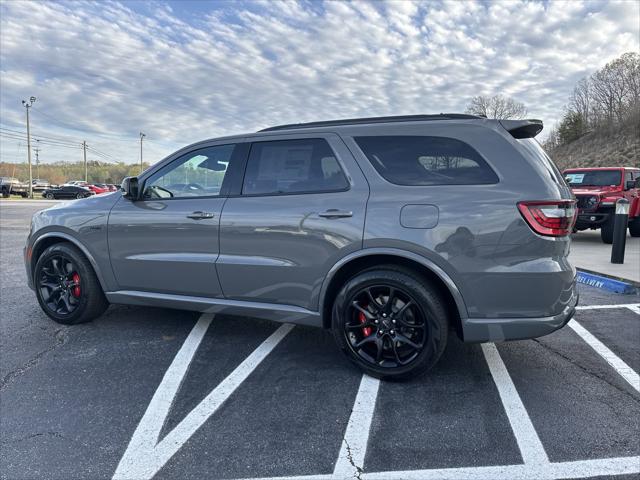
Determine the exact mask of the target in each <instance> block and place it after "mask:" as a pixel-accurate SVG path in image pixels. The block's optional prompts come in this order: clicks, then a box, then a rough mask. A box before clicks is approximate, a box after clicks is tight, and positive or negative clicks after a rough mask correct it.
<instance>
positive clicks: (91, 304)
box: [34, 243, 109, 325]
mask: <svg viewBox="0 0 640 480" xmlns="http://www.w3.org/2000/svg"><path fill="white" fill-rule="evenodd" d="M34 284H35V289H36V296H37V297H38V303H40V307H41V308H42V310H44V312H45V313H46V314H47V315H48V316H49V317H50V318H52V319H53V320H55V321H56V322H58V323H63V324H67V325H71V324H76V323H83V322H88V321H90V320H93V319H94V318H96V317H98V316H100V315H101V314H102V313H103V312H104V311H105V310H106V309H107V307H108V306H109V303H108V302H107V299H106V298H105V296H104V293H103V292H102V288H101V287H100V283H99V282H98V278H97V277H96V274H95V272H94V271H93V268H92V267H91V264H90V263H89V261H88V260H87V258H86V257H85V256H84V255H83V254H82V252H81V251H80V250H78V248H77V247H75V246H73V245H70V244H68V243H58V244H55V245H52V246H50V247H49V248H47V249H46V250H45V251H44V252H43V253H42V255H41V256H40V258H38V262H37V263H36V268H35V272H34Z"/></svg>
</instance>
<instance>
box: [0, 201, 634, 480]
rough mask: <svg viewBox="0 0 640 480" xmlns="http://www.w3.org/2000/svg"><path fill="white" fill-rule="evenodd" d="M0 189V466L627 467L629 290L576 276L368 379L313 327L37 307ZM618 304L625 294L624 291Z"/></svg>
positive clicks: (144, 469)
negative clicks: (567, 310)
mask: <svg viewBox="0 0 640 480" xmlns="http://www.w3.org/2000/svg"><path fill="white" fill-rule="evenodd" d="M39 208H42V206H41V204H34V205H20V206H16V205H14V204H13V203H12V204H11V205H7V204H6V203H4V202H0V244H1V245H0V247H1V250H0V253H1V258H0V262H1V265H2V268H1V273H0V275H1V277H0V279H1V285H0V298H1V300H2V305H1V307H2V309H1V312H2V313H1V321H0V326H1V329H2V330H1V332H0V355H1V362H0V363H1V370H0V374H1V379H0V435H1V438H0V442H1V454H0V477H1V478H3V479H11V480H13V479H31V478H56V479H58V478H59V479H70V478H91V479H94V478H95V479H100V478H112V477H115V478H130V479H136V480H137V479H143V478H151V477H155V478H163V479H175V478H187V479H200V478H225V479H226V478H229V479H231V478H236V479H241V478H275V477H287V478H289V479H292V478H305V479H308V480H312V479H322V478H327V479H341V478H361V479H372V480H373V479H385V480H387V479H393V478H398V479H399V478H403V479H411V478H415V479H424V478H455V479H458V478H473V479H485V478H496V479H514V478H586V477H593V478H612V477H615V478H621V479H622V478H638V477H640V441H639V440H638V438H640V380H639V378H638V372H639V371H640V351H639V347H638V345H640V297H639V296H637V295H617V294H609V293H603V291H601V290H597V289H594V288H592V287H588V286H581V292H580V293H581V307H580V310H579V311H578V313H577V315H576V317H575V320H574V321H573V322H572V323H570V325H569V326H567V327H565V328H563V329H562V330H560V331H558V332H556V333H554V334H552V335H549V336H546V337H542V338H539V339H535V340H527V341H518V342H509V343H503V344H497V345H493V344H484V345H470V344H463V343H462V342H460V341H459V340H457V339H456V338H455V337H454V336H451V337H450V340H449V345H448V347H447V350H446V352H445V354H444V356H443V357H442V359H441V361H440V362H439V364H438V365H437V366H436V367H435V368H434V370H433V371H432V372H430V373H429V374H428V375H426V376H424V377H422V378H420V379H417V380H415V381H412V382H403V383H397V382H379V381H377V380H374V379H371V378H369V377H366V376H363V375H362V374H361V373H360V372H359V371H358V370H357V369H355V368H354V367H352V366H351V365H350V364H349V363H347V362H346V360H345V359H343V357H342V354H341V353H340V352H339V351H338V350H337V348H336V347H335V346H334V343H333V339H332V337H331V334H330V333H329V332H326V331H321V330H317V329H312V328H305V327H298V326H296V327H291V326H288V325H280V324H276V323H272V322H266V321H260V320H255V319H249V318H247V319H234V318H227V317H219V316H216V317H213V316H211V315H199V314H196V313H190V312H182V311H176V310H167V309H151V308H141V307H122V306H112V307H110V308H109V310H108V311H107V313H106V314H105V315H104V316H103V317H101V318H100V319H98V320H97V321H94V322H93V323H90V324H86V325H78V326H74V327H64V326H61V325H57V324H55V323H53V322H52V321H50V320H48V319H47V317H45V315H44V314H43V313H42V312H41V311H40V309H39V307H38V305H37V302H36V300H35V297H34V295H33V293H32V292H31V291H30V290H28V289H27V288H26V286H25V281H26V278H25V274H24V268H23V266H22V258H21V248H22V245H23V242H24V239H25V237H26V234H27V231H28V221H29V217H30V215H31V213H32V212H34V211H36V210H37V209H39ZM625 305H627V306H625Z"/></svg>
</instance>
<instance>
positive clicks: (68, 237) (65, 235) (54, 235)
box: [29, 232, 107, 292]
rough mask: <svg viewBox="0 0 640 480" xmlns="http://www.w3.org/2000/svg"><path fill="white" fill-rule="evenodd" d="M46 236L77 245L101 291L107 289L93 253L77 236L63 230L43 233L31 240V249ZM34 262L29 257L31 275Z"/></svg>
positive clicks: (35, 260) (34, 260)
mask: <svg viewBox="0 0 640 480" xmlns="http://www.w3.org/2000/svg"><path fill="white" fill-rule="evenodd" d="M46 238H61V239H64V240H65V241H67V242H69V243H72V244H73V245H74V246H76V247H78V249H79V250H80V251H81V252H82V253H83V255H84V256H85V257H87V259H88V260H89V263H90V264H91V267H92V268H93V271H94V272H95V274H96V277H98V281H99V282H100V286H101V287H102V291H103V292H106V291H107V289H106V288H105V287H106V285H105V283H104V279H103V278H102V272H101V271H100V267H99V266H98V263H97V262H96V260H95V258H94V257H93V255H91V253H90V252H89V250H88V249H87V247H85V246H84V245H83V244H82V243H81V242H80V241H79V240H78V239H77V238H75V237H74V236H73V235H69V234H68V233H64V232H47V233H43V234H42V235H40V236H39V237H38V238H36V240H35V241H34V242H33V245H32V247H31V249H32V251H33V250H35V249H36V247H37V246H38V244H39V243H40V242H41V241H42V240H44V239H46ZM36 262H37V259H35V258H32V259H31V262H30V263H31V264H30V265H29V268H30V270H31V272H32V273H31V274H32V275H33V270H34V268H35V264H36Z"/></svg>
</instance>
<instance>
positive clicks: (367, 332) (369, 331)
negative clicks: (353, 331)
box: [358, 306, 371, 337]
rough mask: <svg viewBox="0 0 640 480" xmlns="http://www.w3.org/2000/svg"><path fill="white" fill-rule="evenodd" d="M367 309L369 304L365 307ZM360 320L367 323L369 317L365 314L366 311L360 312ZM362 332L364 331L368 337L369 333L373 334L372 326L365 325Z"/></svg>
mask: <svg viewBox="0 0 640 480" xmlns="http://www.w3.org/2000/svg"><path fill="white" fill-rule="evenodd" d="M364 308H365V309H366V308H367V306H365V307H364ZM358 320H359V321H360V323H362V324H364V323H367V317H365V316H364V313H362V312H360V313H359V314H358ZM362 333H364V336H365V337H368V336H369V335H371V327H364V328H363V329H362Z"/></svg>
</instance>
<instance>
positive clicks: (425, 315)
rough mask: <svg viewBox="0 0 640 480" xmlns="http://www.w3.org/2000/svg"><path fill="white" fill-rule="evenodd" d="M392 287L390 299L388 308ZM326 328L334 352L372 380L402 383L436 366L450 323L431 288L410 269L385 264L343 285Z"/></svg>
mask: <svg viewBox="0 0 640 480" xmlns="http://www.w3.org/2000/svg"><path fill="white" fill-rule="evenodd" d="M391 288H393V289H394V291H395V293H394V297H395V298H394V300H393V302H392V305H389V304H388V301H389V297H390V296H391V295H390V289H391ZM367 291H368V292H367ZM385 292H386V295H385ZM369 293H371V295H369ZM367 299H368V300H367ZM354 302H355V303H357V304H358V307H359V308H358V307H354ZM362 302H365V304H363V303H362ZM372 302H375V305H374V304H372ZM383 302H384V303H385V304H384V305H383ZM409 302H411V303H410V304H409V305H408V306H407V304H408V303H409ZM405 306H407V307H406V308H403V307H405ZM385 311H386V313H385ZM365 313H366V315H365ZM396 322H397V323H396ZM360 325H367V326H366V327H360ZM331 326H332V330H333V335H334V338H335V341H336V343H337V344H338V347H339V348H340V349H341V350H342V352H343V353H344V354H345V355H346V356H347V358H349V360H351V362H353V363H354V364H355V365H357V366H358V367H359V368H360V369H362V370H364V371H365V372H366V373H367V374H369V375H371V376H373V377H376V378H381V379H390V380H403V379H408V378H411V377H415V376H417V375H420V374H423V373H425V372H426V371H428V370H429V369H430V368H431V367H433V366H434V365H435V364H436V362H437V361H438V359H439V358H440V356H441V355H442V352H443V351H444V349H445V346H446V344H447V336H448V329H449V322H448V317H447V310H446V308H445V305H444V302H443V301H442V298H441V297H440V296H439V295H438V293H437V290H436V288H434V287H433V285H431V284H430V283H429V282H428V281H427V280H426V279H423V278H421V277H418V276H416V275H415V274H414V273H413V272H411V271H410V270H405V269H403V268H400V267H396V266H394V265H385V266H380V267H375V268H372V269H370V270H365V271H363V272H361V273H359V274H357V275H356V276H354V277H352V278H351V279H350V280H348V281H347V282H346V283H345V284H344V285H343V286H342V288H341V290H340V292H339V293H338V295H337V296H336V299H335V301H334V305H333V312H332V319H331ZM407 341H408V342H410V343H407ZM414 347H420V348H414ZM380 352H382V353H380ZM374 355H375V356H376V358H374ZM380 357H382V359H381V360H379V358H380Z"/></svg>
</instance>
